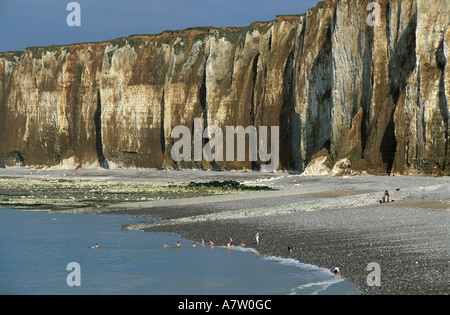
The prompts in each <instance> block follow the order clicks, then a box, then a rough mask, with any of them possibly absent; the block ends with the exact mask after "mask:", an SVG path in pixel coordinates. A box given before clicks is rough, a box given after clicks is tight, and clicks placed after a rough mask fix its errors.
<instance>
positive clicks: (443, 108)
mask: <svg viewBox="0 0 450 315" xmlns="http://www.w3.org/2000/svg"><path fill="white" fill-rule="evenodd" d="M446 46H447V45H446V43H445V38H443V39H442V41H441V43H440V44H439V47H438V49H437V51H436V64H437V67H438V69H439V70H440V71H441V78H440V81H439V111H440V114H441V116H442V120H443V122H444V128H445V145H444V152H443V154H441V155H443V159H442V162H440V161H439V162H438V164H439V167H440V168H441V169H442V170H443V171H445V170H446V169H447V168H448V165H447V164H448V158H449V157H448V153H449V152H448V149H449V148H448V141H449V125H448V118H449V107H448V101H447V97H448V96H447V95H446V92H445V91H446V90H445V67H446V66H447V58H446V54H445V49H446V48H445V47H446Z"/></svg>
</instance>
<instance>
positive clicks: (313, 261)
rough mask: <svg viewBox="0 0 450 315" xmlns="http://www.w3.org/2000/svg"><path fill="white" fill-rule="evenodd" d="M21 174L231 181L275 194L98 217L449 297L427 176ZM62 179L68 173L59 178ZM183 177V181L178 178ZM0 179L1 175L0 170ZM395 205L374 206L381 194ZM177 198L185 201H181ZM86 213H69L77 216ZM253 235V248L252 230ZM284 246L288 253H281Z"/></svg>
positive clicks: (439, 183)
mask: <svg viewBox="0 0 450 315" xmlns="http://www.w3.org/2000/svg"><path fill="white" fill-rule="evenodd" d="M68 172H70V173H64V172H62V171H59V172H56V173H55V172H52V171H45V172H43V173H44V175H43V174H42V172H41V173H40V172H39V171H36V170H22V171H21V172H19V173H18V174H17V173H15V172H11V173H9V174H6V177H8V176H13V177H14V176H16V177H20V176H22V177H24V176H27V177H31V178H34V177H38V176H47V177H50V178H55V177H56V178H60V177H62V176H64V177H66V175H67V177H68V178H75V177H76V178H85V179H91V178H93V177H101V178H102V180H106V181H111V182H128V181H142V182H153V183H161V182H165V183H177V182H178V183H181V182H190V181H194V182H208V181H211V180H219V181H223V180H237V181H238V182H239V183H243V184H257V185H264V186H268V187H272V188H274V189H277V190H273V191H267V192H241V193H239V194H227V195H209V196H203V197H196V198H195V199H190V198H185V199H175V200H174V199H169V200H165V201H164V200H161V201H158V202H154V203H153V202H152V203H144V202H142V203H141V202H137V203H130V202H126V201H125V203H121V204H120V203H115V204H114V205H112V206H110V207H109V208H108V207H99V208H97V210H98V213H117V214H126V215H132V216H135V217H137V218H142V219H154V220H157V222H156V224H151V223H150V224H148V223H146V224H143V225H138V226H136V225H135V226H125V227H124V228H125V229H138V230H144V231H152V232H172V233H176V234H178V235H181V236H182V237H184V238H187V239H190V240H193V241H196V242H200V241H201V238H204V239H205V241H209V239H212V240H213V241H214V243H215V244H216V245H218V246H226V242H227V240H228V238H229V237H230V236H231V237H233V240H234V243H235V244H236V245H239V244H240V242H244V243H245V245H246V247H251V248H254V249H256V250H257V251H258V253H259V254H260V255H262V256H275V257H280V258H292V259H295V260H297V261H299V262H300V263H304V264H309V265H314V266H317V267H320V268H325V269H328V270H332V269H333V268H334V267H339V269H340V271H341V275H342V277H343V278H345V279H347V280H349V281H351V282H353V283H356V284H357V285H359V288H360V290H361V291H362V293H363V294H444V295H448V294H449V293H450V290H449V288H448V279H449V276H450V271H449V259H448V231H449V228H450V226H449V222H450V221H449V217H448V215H449V209H450V204H449V199H448V196H449V195H450V188H449V187H450V185H449V184H450V179H449V178H447V177H441V178H433V177H426V176H404V177H403V176H402V177H398V176H395V177H394V176H392V177H390V176H383V177H376V176H358V177H327V176H326V177H307V176H299V175H297V174H288V173H277V174H266V173H238V172H205V171H194V170H192V171H182V172H180V171H155V170H148V171H144V170H135V171H131V172H130V171H129V170H128V171H127V172H126V176H123V174H125V172H116V171H109V172H101V171H79V172H76V171H68ZM63 174H66V175H63ZM180 175H181V176H180ZM0 177H2V172H0ZM386 189H388V190H389V191H390V192H391V199H394V200H395V202H394V203H390V204H379V203H378V199H381V197H382V194H383V192H384V190H386ZM180 200H184V201H180ZM83 211H86V209H84V210H83V208H81V209H74V210H73V212H75V213H77V212H78V213H83ZM255 229H257V230H259V232H260V244H259V245H255V244H254V242H255V240H254V235H253V231H254V230H255ZM288 246H289V247H290V248H292V249H293V250H292V252H289V251H288ZM372 262H376V263H378V264H379V265H380V267H381V286H380V287H369V286H368V285H367V277H368V275H369V273H370V271H367V266H368V264H370V263H372Z"/></svg>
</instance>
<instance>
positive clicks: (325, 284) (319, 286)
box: [289, 279, 344, 295]
mask: <svg viewBox="0 0 450 315" xmlns="http://www.w3.org/2000/svg"><path fill="white" fill-rule="evenodd" d="M342 281H344V279H333V280H327V281H320V282H312V283H307V284H301V285H299V286H297V287H295V288H293V289H291V291H290V292H289V295H296V294H298V291H307V292H306V293H308V294H309V295H316V294H318V293H320V292H322V291H325V290H327V289H328V288H329V287H331V286H332V285H333V284H336V283H339V282H342ZM311 288H313V289H312V290H310V289H311ZM299 293H302V292H299Z"/></svg>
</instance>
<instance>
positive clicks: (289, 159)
mask: <svg viewBox="0 0 450 315" xmlns="http://www.w3.org/2000/svg"><path fill="white" fill-rule="evenodd" d="M369 2H370V1H368V0H367V1H361V0H343V1H337V0H330V1H326V2H323V3H319V4H318V5H317V6H316V7H315V8H313V9H311V10H309V11H308V12H306V13H305V14H303V15H296V16H279V17H277V18H276V19H275V20H274V21H271V22H257V23H254V24H252V25H251V26H249V27H244V28H220V29H216V28H209V27H204V28H195V29H187V30H184V31H167V32H163V33H162V34H158V35H133V36H130V37H128V38H119V39H117V40H112V41H108V42H101V43H84V44H74V45H69V46H52V47H34V48H28V49H26V50H25V51H24V52H7V53H2V54H0V161H3V163H4V164H5V165H6V166H11V165H27V166H59V167H61V166H62V167H66V166H67V167H91V166H104V167H107V166H108V165H110V166H112V165H119V166H124V167H144V168H158V167H194V168H197V167H204V168H211V167H214V168H235V169H258V168H259V164H260V163H259V162H251V161H249V159H246V161H244V162H238V161H234V162H227V161H223V162H220V161H214V162H211V163H210V162H206V161H203V162H196V161H193V162H187V161H183V162H179V163H176V162H174V160H173V158H172V156H171V148H172V145H173V143H174V142H175V141H176V139H172V137H171V132H172V130H173V128H174V127H175V126H187V127H189V128H190V129H191V130H193V126H194V119H195V118H201V119H202V122H203V127H204V128H206V127H207V126H218V127H220V128H222V129H223V130H225V126H243V127H244V128H245V127H247V126H255V127H257V128H258V127H259V126H280V139H279V140H280V168H281V169H289V170H299V171H302V170H304V169H305V168H306V166H307V165H308V163H310V161H311V159H312V158H313V156H314V155H315V154H317V153H318V152H319V151H320V152H322V153H323V154H322V155H324V154H325V155H326V156H327V161H328V163H329V164H330V167H332V166H333V164H334V162H337V161H338V160H340V159H342V158H348V160H349V161H350V162H351V163H352V168H354V169H364V170H367V171H368V172H369V173H375V174H384V173H390V172H394V173H397V174H408V173H427V172H430V171H431V170H432V169H433V168H435V167H438V168H439V169H441V170H443V171H444V172H446V173H449V169H450V163H449V158H448V157H449V153H450V152H449V148H448V140H449V127H448V117H449V112H450V106H449V95H450V82H449V81H450V66H449V62H448V50H449V49H448V45H449V41H450V30H449V27H448V26H449V25H450V20H449V19H450V14H449V13H450V12H449V11H450V6H449V4H448V3H447V2H446V1H441V0H432V1H425V0H401V1H400V0H399V1H397V0H395V1H388V0H383V1H381V0H379V1H378V3H379V4H380V8H381V25H380V26H370V25H368V23H367V16H368V15H369V13H370V12H369V11H367V5H368V3H369ZM192 141H194V140H192ZM203 144H205V140H204V141H203ZM324 152H325V153H324ZM247 157H248V153H247ZM0 165H1V164H0Z"/></svg>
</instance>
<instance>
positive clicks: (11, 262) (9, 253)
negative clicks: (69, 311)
mask: <svg viewBox="0 0 450 315" xmlns="http://www.w3.org/2000/svg"><path fill="white" fill-rule="evenodd" d="M136 222H138V219H137V218H133V217H129V216H121V215H77V214H54V213H47V212H22V211H16V210H8V209H1V208H0V294H158V295H186V294H189V295H205V294H206V295H208V294H213V295H232V294H233V295H234V294H237V295H278V294H360V292H359V291H358V288H357V286H356V285H355V284H353V283H350V282H348V281H346V280H344V279H334V278H333V276H332V274H331V272H330V271H328V270H323V269H320V268H317V267H314V266H310V265H304V264H301V263H299V262H297V261H295V260H292V259H281V258H276V257H261V256H260V255H258V254H257V253H256V252H255V251H253V250H251V249H239V248H234V249H232V250H228V249H226V248H222V247H214V248H213V249H211V248H209V247H206V248H202V247H201V246H200V244H197V247H195V248H194V247H192V243H193V242H192V241H189V240H186V239H183V238H181V237H180V236H178V235H176V234H172V233H144V232H139V231H121V226H122V225H123V224H128V223H136ZM178 241H179V242H180V243H181V244H182V245H183V246H182V247H181V248H180V249H177V247H176V243H177V242H178ZM95 243H98V244H99V246H100V248H99V249H89V247H90V246H93V245H95ZM163 243H169V246H170V247H169V248H167V249H164V248H163ZM72 262H75V263H77V264H78V265H79V266H80V273H79V275H80V278H79V279H80V281H81V283H80V286H74V287H70V286H68V284H67V278H68V276H69V278H70V279H75V278H74V277H72V275H73V274H71V273H72V271H75V269H70V270H67V266H68V264H69V263H72Z"/></svg>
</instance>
